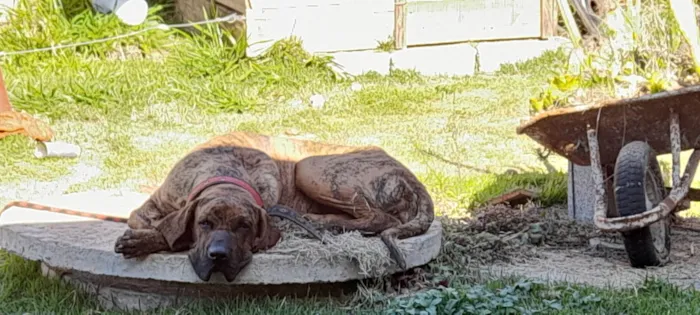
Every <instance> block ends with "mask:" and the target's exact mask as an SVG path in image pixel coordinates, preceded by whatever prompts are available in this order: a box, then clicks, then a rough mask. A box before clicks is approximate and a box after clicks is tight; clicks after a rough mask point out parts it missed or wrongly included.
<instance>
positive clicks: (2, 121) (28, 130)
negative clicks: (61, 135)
mask: <svg viewBox="0 0 700 315" xmlns="http://www.w3.org/2000/svg"><path fill="white" fill-rule="evenodd" d="M15 134H24V135H26V136H28V137H30V138H32V139H34V140H39V141H44V142H46V141H51V138H53V130H51V127H49V125H47V124H46V123H44V122H42V121H40V120H38V119H36V118H34V117H32V116H30V115H29V114H27V113H20V112H16V111H13V110H9V111H4V112H0V139H2V138H5V137H7V136H9V135H15Z"/></svg>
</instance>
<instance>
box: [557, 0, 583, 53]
mask: <svg viewBox="0 0 700 315" xmlns="http://www.w3.org/2000/svg"><path fill="white" fill-rule="evenodd" d="M557 2H558V4H559V10H560V11H561V14H562V17H563V18H564V24H565V25H566V31H567V32H568V33H569V38H570V39H571V42H572V43H573V44H574V47H576V48H579V47H581V45H582V44H583V43H582V42H581V30H579V28H578V25H576V20H575V19H574V13H573V12H571V7H569V3H568V2H567V1H566V0H557Z"/></svg>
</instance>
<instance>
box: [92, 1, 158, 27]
mask: <svg viewBox="0 0 700 315" xmlns="http://www.w3.org/2000/svg"><path fill="white" fill-rule="evenodd" d="M92 7H93V8H95V10H96V11H97V12H100V13H104V14H109V13H114V14H116V15H117V17H118V18H119V19H120V20H121V21H122V22H124V24H127V25H139V24H141V23H143V21H145V20H146V16H147V15H148V3H146V1H145V0H92Z"/></svg>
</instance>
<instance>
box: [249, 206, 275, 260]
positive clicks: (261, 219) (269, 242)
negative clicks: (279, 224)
mask: <svg viewBox="0 0 700 315" xmlns="http://www.w3.org/2000/svg"><path fill="white" fill-rule="evenodd" d="M253 207H254V208H255V212H257V215H258V226H257V233H256V234H255V239H254V241H253V248H252V251H253V252H257V251H261V250H266V249H268V248H270V247H273V246H275V245H276V244H277V242H278V241H279V240H280V237H282V233H280V230H278V229H277V228H276V227H275V226H274V225H272V218H271V217H270V216H269V215H268V214H267V211H265V209H263V208H261V207H258V206H253Z"/></svg>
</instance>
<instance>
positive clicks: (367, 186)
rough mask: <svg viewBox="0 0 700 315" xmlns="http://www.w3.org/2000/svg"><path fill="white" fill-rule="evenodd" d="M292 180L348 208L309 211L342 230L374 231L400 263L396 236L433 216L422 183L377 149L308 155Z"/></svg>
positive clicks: (418, 229)
mask: <svg viewBox="0 0 700 315" xmlns="http://www.w3.org/2000/svg"><path fill="white" fill-rule="evenodd" d="M296 185H297V188H298V189H300V190H301V191H302V192H304V193H305V194H306V195H307V196H308V197H309V198H311V199H313V200H314V201H316V202H318V203H319V204H321V205H323V206H327V207H332V208H334V209H336V210H340V211H341V212H343V213H345V214H347V215H348V216H350V217H351V219H349V220H343V219H342V218H340V219H338V216H329V217H328V218H323V213H322V212H323V211H320V212H321V213H318V212H317V214H316V215H313V216H312V217H310V219H316V220H318V221H320V222H322V223H324V224H326V225H335V226H338V227H341V228H345V229H347V230H359V231H362V232H374V233H378V234H379V236H380V238H381V239H382V241H383V242H384V244H386V246H387V248H388V250H389V252H390V254H391V257H392V258H393V259H394V260H395V261H396V263H397V264H398V265H399V267H400V268H401V269H405V268H406V261H405V258H404V257H403V254H402V253H401V251H400V249H399V247H398V245H397V240H399V239H403V238H407V237H412V236H416V235H419V234H422V233H425V232H426V231H427V230H428V228H429V227H430V225H431V224H432V221H433V219H434V214H433V203H432V199H431V198H430V195H429V194H428V193H427V191H426V189H425V187H424V186H423V185H422V184H421V183H420V182H419V181H418V180H417V179H416V177H415V176H414V175H413V174H412V173H411V172H410V171H409V170H408V169H406V168H405V167H404V166H403V165H401V164H400V163H399V162H398V161H396V160H395V159H393V158H391V157H390V156H389V155H387V154H386V153H384V151H382V150H380V149H373V150H367V151H357V152H352V153H346V154H338V155H326V156H315V157H309V158H306V159H304V160H302V161H300V162H299V163H298V164H297V167H296Z"/></svg>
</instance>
